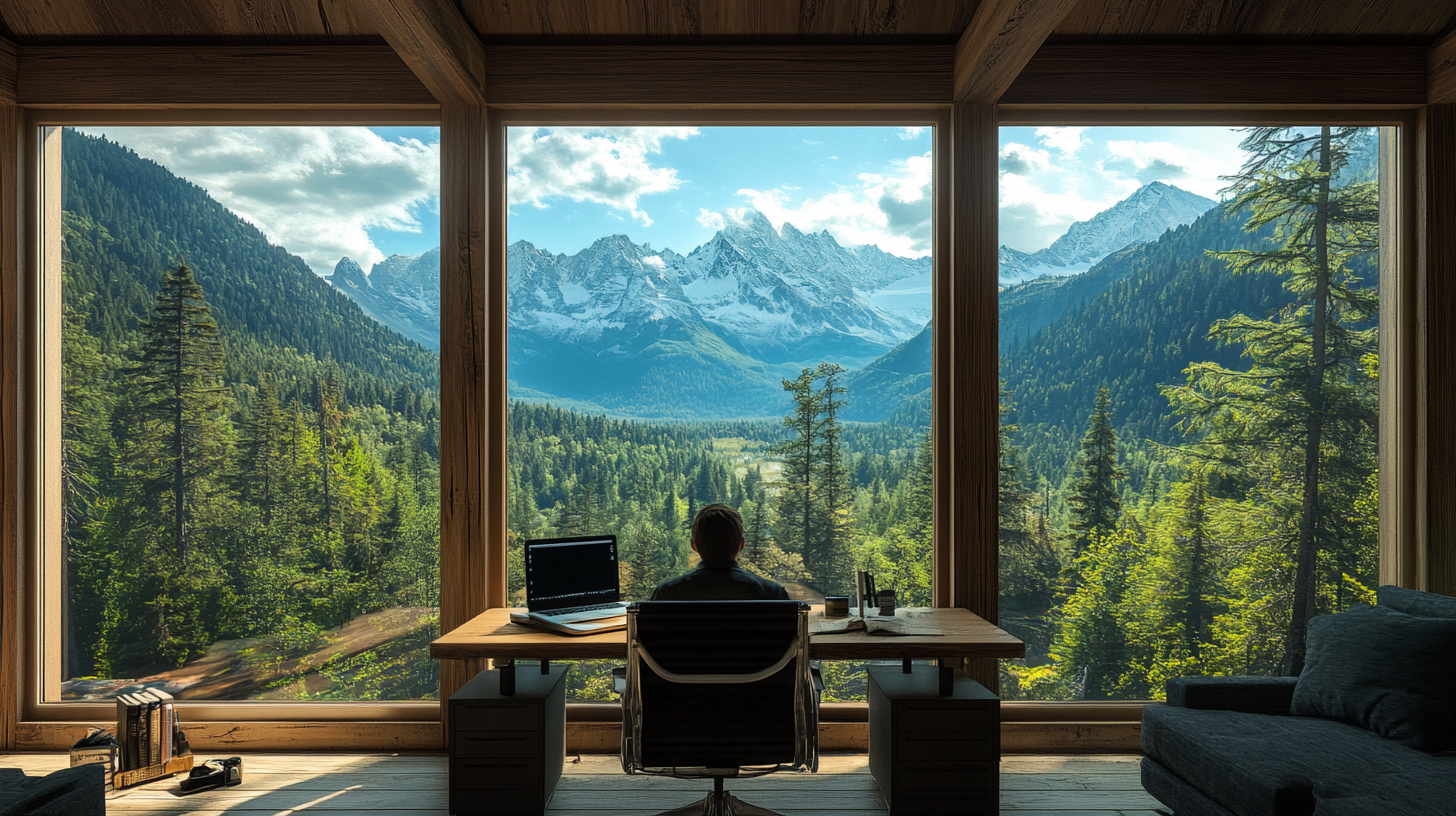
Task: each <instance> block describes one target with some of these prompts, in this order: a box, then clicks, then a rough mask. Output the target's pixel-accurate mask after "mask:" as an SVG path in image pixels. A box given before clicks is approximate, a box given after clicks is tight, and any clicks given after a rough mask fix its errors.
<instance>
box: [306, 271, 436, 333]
mask: <svg viewBox="0 0 1456 816" xmlns="http://www.w3.org/2000/svg"><path fill="white" fill-rule="evenodd" d="M327 280H328V282H329V283H331V284H333V285H334V288H335V289H338V290H339V291H341V292H343V293H344V294H346V295H348V296H349V298H350V299H352V300H353V301H354V302H355V303H357V304H359V307H360V308H361V309H363V310H364V312H365V313H366V314H368V315H369V316H370V317H372V318H374V319H375V320H378V321H379V322H380V323H383V324H384V325H386V326H388V327H390V328H391V329H394V330H395V331H397V332H399V333H400V334H402V335H404V336H405V337H408V338H409V339H411V340H413V341H415V342H416V343H419V344H420V345H422V346H424V347H425V348H428V349H434V350H435V351H439V350H440V250H439V248H438V247H437V248H435V249H432V250H430V251H428V252H422V253H420V254H419V255H391V256H390V257H388V258H386V259H384V260H383V261H380V262H379V263H377V264H375V265H374V268H373V269H371V270H370V271H369V274H368V275H365V274H364V270H363V269H361V268H360V267H359V264H357V263H355V262H354V261H353V260H351V259H349V258H347V257H346V258H341V259H339V262H338V263H337V264H335V265H334V272H333V274H331V275H329V277H328V278H327Z"/></svg>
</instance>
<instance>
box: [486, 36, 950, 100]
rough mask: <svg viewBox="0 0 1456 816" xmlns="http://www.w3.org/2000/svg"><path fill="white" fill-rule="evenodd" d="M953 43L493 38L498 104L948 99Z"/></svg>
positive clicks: (493, 87) (491, 73)
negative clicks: (574, 42) (620, 42)
mask: <svg viewBox="0 0 1456 816" xmlns="http://www.w3.org/2000/svg"><path fill="white" fill-rule="evenodd" d="M952 54H953V49H952V48H951V47H950V46H899V45H874V46H870V45H846V46H787V45H785V46H739V45H698V46H591V47H566V46H528V45H519V46H492V47H491V48H490V50H489V51H488V52H487V54H486V76H487V87H486V90H487V92H488V93H489V95H490V103H491V104H492V105H516V106H527V105H529V106H538V107H549V106H558V105H639V106H650V105H690V106H694V107H713V106H715V105H719V106H721V105H799V106H811V107H813V106H824V105H899V106H906V105H943V104H946V103H947V102H949V101H950V97H951V79H952V76H951V60H952Z"/></svg>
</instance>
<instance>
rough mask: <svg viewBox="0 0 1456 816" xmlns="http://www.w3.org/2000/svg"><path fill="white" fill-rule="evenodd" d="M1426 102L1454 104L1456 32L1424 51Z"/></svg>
mask: <svg viewBox="0 0 1456 816" xmlns="http://www.w3.org/2000/svg"><path fill="white" fill-rule="evenodd" d="M1426 102H1427V103H1428V104H1431V105H1438V104H1442V103H1445V102H1456V31H1452V32H1451V33H1450V34H1447V35H1446V36H1444V37H1442V38H1441V39H1439V40H1437V41H1436V43H1435V44H1434V45H1432V46H1431V47H1430V48H1428V49H1426Z"/></svg>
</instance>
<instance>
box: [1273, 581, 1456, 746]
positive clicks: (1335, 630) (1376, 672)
mask: <svg viewBox="0 0 1456 816" xmlns="http://www.w3.org/2000/svg"><path fill="white" fill-rule="evenodd" d="M1453 675H1456V618H1421V617H1416V616H1415V615H1407V614H1405V613H1404V612H1397V611H1395V610H1394V609H1388V608H1385V607H1379V606H1361V607H1356V608H1354V609H1351V610H1350V611H1348V612H1343V613H1341V614H1338V615H1322V616H1320V617H1317V618H1314V619H1312V620H1310V622H1309V645H1308V647H1307V648H1306V651H1305V665H1304V671H1303V672H1302V673H1301V674H1300V676H1299V682H1298V683H1297V684H1296V685H1295V688H1294V704H1293V707H1292V711H1293V712H1294V713H1295V714H1303V715H1307V716H1316V717H1329V718H1332V719H1336V720H1341V721H1342V722H1347V723H1350V724H1351V725H1357V726H1360V727H1361V728H1368V729H1370V730H1371V731H1374V732H1375V733H1377V734H1380V735H1381V736H1384V737H1388V738H1390V739H1393V740H1396V741H1399V742H1401V743H1404V744H1406V745H1409V746H1411V747H1412V748H1417V749H1420V750H1422V751H1442V750H1446V749H1447V748H1450V747H1456V683H1453V682H1452V678H1453Z"/></svg>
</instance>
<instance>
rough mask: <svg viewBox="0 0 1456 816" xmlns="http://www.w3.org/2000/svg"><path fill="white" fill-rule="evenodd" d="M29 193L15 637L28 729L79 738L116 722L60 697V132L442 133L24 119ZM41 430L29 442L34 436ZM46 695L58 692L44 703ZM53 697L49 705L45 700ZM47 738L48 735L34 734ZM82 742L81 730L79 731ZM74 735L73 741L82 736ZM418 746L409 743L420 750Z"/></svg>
mask: <svg viewBox="0 0 1456 816" xmlns="http://www.w3.org/2000/svg"><path fill="white" fill-rule="evenodd" d="M22 113H23V117H22V122H23V124H22V137H23V138H22V141H21V144H20V151H21V154H22V155H21V160H22V162H23V167H24V174H23V175H22V177H21V178H22V180H23V183H24V188H25V189H24V191H23V197H22V198H23V202H24V204H23V209H22V212H23V213H26V214H28V215H30V217H29V218H25V219H24V227H23V229H22V236H23V237H22V243H23V247H22V250H23V256H22V267H21V268H22V274H21V275H20V289H21V292H20V293H19V294H20V308H19V311H20V312H21V323H22V326H21V331H22V338H23V341H24V345H23V347H22V351H21V355H20V356H21V361H20V362H21V366H20V369H21V371H20V391H21V400H22V409H21V411H20V412H19V413H20V416H19V417H18V419H19V420H20V423H19V424H20V428H21V436H22V439H23V440H25V441H24V447H23V449H22V454H23V457H22V466H21V473H22V474H23V475H22V479H21V482H22V485H21V489H22V514H21V518H20V525H19V526H20V530H19V536H18V538H19V542H18V543H19V549H20V552H19V556H20V557H19V561H20V563H21V567H22V569H21V574H22V575H23V576H24V581H23V590H24V591H22V592H21V593H20V598H21V604H20V606H21V613H22V614H21V626H20V630H21V632H20V634H21V638H20V654H21V655H22V659H21V660H20V661H19V663H20V665H19V668H20V671H19V672H18V674H19V675H20V688H19V692H20V703H21V705H20V706H19V712H18V713H19V715H20V716H19V718H18V719H19V720H20V721H21V722H22V723H27V722H31V723H37V724H39V723H45V724H61V723H65V724H68V725H71V726H73V727H74V726H79V725H80V724H83V723H89V722H106V721H110V720H112V719H114V718H115V710H116V707H115V704H114V703H110V702H105V703H102V702H91V701H85V702H83V701H62V700H58V699H55V698H57V697H59V693H58V692H59V688H60V680H61V678H60V648H61V647H60V639H61V631H60V625H61V620H60V617H61V616H60V599H59V595H60V591H61V590H60V587H61V569H62V563H61V546H60V543H59V533H60V522H59V513H60V500H59V490H57V489H55V487H54V485H55V484H58V483H59V473H60V471H59V440H60V421H59V410H60V404H59V395H60V376H61V359H60V334H59V326H60V313H61V291H60V289H61V287H60V251H59V249H60V242H61V232H60V213H61V200H60V187H61V181H62V179H61V165H60V161H59V159H60V150H61V147H60V141H61V140H60V131H61V129H62V128H65V127H92V126H94V127H104V126H107V125H118V126H122V125H130V126H157V127H167V126H176V127H181V126H199V127H227V126H237V127H244V126H247V127H267V126H279V127H307V126H358V127H368V126H403V125H412V126H421V127H439V126H440V124H441V123H440V115H439V112H438V111H437V110H428V109H354V110H339V111H327V110H326V111H309V110H277V111H251V110H233V109H228V110H189V111H155V110H105V109H101V110H97V109H58V110H47V109H29V110H24V111H22ZM31 429H34V431H35V432H34V433H31V432H30V431H31ZM48 691H51V692H55V693H53V694H47V692H48ZM47 697H51V699H47ZM179 708H180V709H181V710H182V715H181V716H182V717H183V718H184V719H183V721H184V722H189V723H214V722H215V723H227V724H238V726H239V728H241V729H244V730H249V731H251V730H252V729H251V728H249V725H247V724H258V725H262V724H265V723H268V724H271V723H275V722H278V721H292V722H298V723H300V724H302V723H305V722H366V723H388V724H390V725H396V724H398V725H400V726H406V727H407V726H409V725H431V726H434V727H438V723H439V721H440V717H441V706H440V704H439V703H438V702H436V701H403V700H401V701H380V702H370V701H348V702H275V701H196V702H193V701H179ZM38 730H40V731H41V732H42V733H45V731H46V729H44V728H42V729H38ZM79 730H80V734H84V728H82V729H79ZM80 734H78V735H77V736H79V735H80ZM418 736H419V735H413V736H412V739H414V740H416V741H417V740H418Z"/></svg>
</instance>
